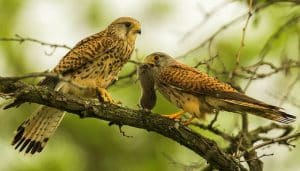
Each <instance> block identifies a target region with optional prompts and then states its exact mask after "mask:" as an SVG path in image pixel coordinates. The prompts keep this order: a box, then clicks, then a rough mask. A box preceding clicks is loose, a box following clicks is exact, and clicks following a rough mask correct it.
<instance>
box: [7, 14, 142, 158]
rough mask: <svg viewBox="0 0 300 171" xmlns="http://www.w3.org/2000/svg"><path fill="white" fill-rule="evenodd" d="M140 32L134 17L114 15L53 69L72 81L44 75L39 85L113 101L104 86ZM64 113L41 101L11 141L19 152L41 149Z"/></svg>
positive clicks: (113, 75) (128, 55) (120, 66)
mask: <svg viewBox="0 0 300 171" xmlns="http://www.w3.org/2000/svg"><path fill="white" fill-rule="evenodd" d="M140 33H141V25H140V23H139V22H138V21H137V20H135V19H133V18H130V17H121V18H118V19H116V20H115V21H113V22H112V23H111V24H110V25H109V26H108V27H107V28H106V29H105V30H103V31H101V32H99V33H96V34H94V35H91V36H89V37H87V38H85V39H83V40H81V41H80V42H79V43H77V44H76V45H75V47H74V48H72V49H71V50H70V51H69V52H68V53H67V54H66V55H65V56H64V57H63V58H62V59H61V60H60V62H59V63H58V65H57V66H56V67H55V68H54V69H53V71H52V72H54V73H57V74H60V75H62V76H64V77H66V78H69V79H70V81H71V83H72V84H70V83H66V82H62V81H59V80H58V79H53V78H45V79H44V80H43V81H42V82H41V83H40V85H45V86H48V87H50V88H52V89H55V90H56V91H61V92H63V93H69V94H75V95H77V96H82V97H87V98H94V97H97V95H98V97H99V99H100V100H101V101H105V102H110V103H113V100H112V98H111V97H110V95H109V94H108V93H107V91H106V88H107V87H108V86H109V85H110V84H111V83H112V81H114V80H116V79H117V75H118V73H119V71H120V70H121V68H122V67H123V65H124V64H125V63H126V62H127V61H128V60H129V58H130V56H131V54H132V52H133V50H134V46H135V40H136V37H137V34H140ZM75 85H76V86H75ZM79 87H80V88H79ZM63 117H64V111H61V110H58V109H55V108H51V107H47V106H42V105H41V106H40V107H39V108H38V109H37V111H36V112H35V113H33V114H32V115H31V116H30V118H28V119H27V120H26V121H25V122H23V123H22V124H21V125H20V126H19V127H18V129H17V131H16V134H15V137H14V139H13V142H12V145H14V146H15V149H19V151H20V152H21V151H23V150H25V153H31V154H34V153H36V152H41V151H42V150H43V148H44V147H45V145H46V143H47V141H48V140H49V138H50V137H51V135H53V134H54V132H55V130H56V129H57V127H58V125H59V124H60V122H61V120H62V119H63Z"/></svg>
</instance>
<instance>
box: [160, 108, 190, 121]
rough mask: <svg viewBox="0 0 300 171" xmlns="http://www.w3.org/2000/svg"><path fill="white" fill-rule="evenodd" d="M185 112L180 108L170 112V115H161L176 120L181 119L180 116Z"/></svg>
mask: <svg viewBox="0 0 300 171" xmlns="http://www.w3.org/2000/svg"><path fill="white" fill-rule="evenodd" d="M184 113H185V112H184V111H183V110H180V111H178V112H176V113H173V114H169V115H161V116H163V117H166V118H169V119H172V120H176V119H179V120H180V117H181V115H183V114H184Z"/></svg>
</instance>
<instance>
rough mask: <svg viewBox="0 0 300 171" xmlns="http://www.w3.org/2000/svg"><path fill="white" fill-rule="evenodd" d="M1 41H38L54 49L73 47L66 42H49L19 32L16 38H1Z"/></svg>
mask: <svg viewBox="0 0 300 171" xmlns="http://www.w3.org/2000/svg"><path fill="white" fill-rule="evenodd" d="M0 41H9V42H19V43H24V42H33V43H38V44H40V45H42V46H49V47H51V48H53V49H56V48H64V49H71V47H69V46H67V45H65V44H56V43H48V42H44V41H41V40H38V39H34V38H30V37H23V36H20V35H18V34H16V35H15V38H0Z"/></svg>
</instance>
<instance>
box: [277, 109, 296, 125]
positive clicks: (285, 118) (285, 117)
mask: <svg viewBox="0 0 300 171" xmlns="http://www.w3.org/2000/svg"><path fill="white" fill-rule="evenodd" d="M277 112H279V114H280V117H279V118H278V119H277V120H276V121H278V122H281V123H284V124H290V123H292V122H295V121H296V116H294V115H290V114H287V113H285V112H283V111H277Z"/></svg>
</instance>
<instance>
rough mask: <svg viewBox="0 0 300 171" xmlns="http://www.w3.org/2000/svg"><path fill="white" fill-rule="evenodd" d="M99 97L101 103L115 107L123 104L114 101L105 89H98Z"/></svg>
mask: <svg viewBox="0 0 300 171" xmlns="http://www.w3.org/2000/svg"><path fill="white" fill-rule="evenodd" d="M97 96H98V100H99V101H100V102H101V103H103V102H107V103H111V104H115V105H118V104H121V102H120V101H115V100H113V99H112V97H111V96H110V94H108V92H107V90H106V89H104V88H97Z"/></svg>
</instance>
